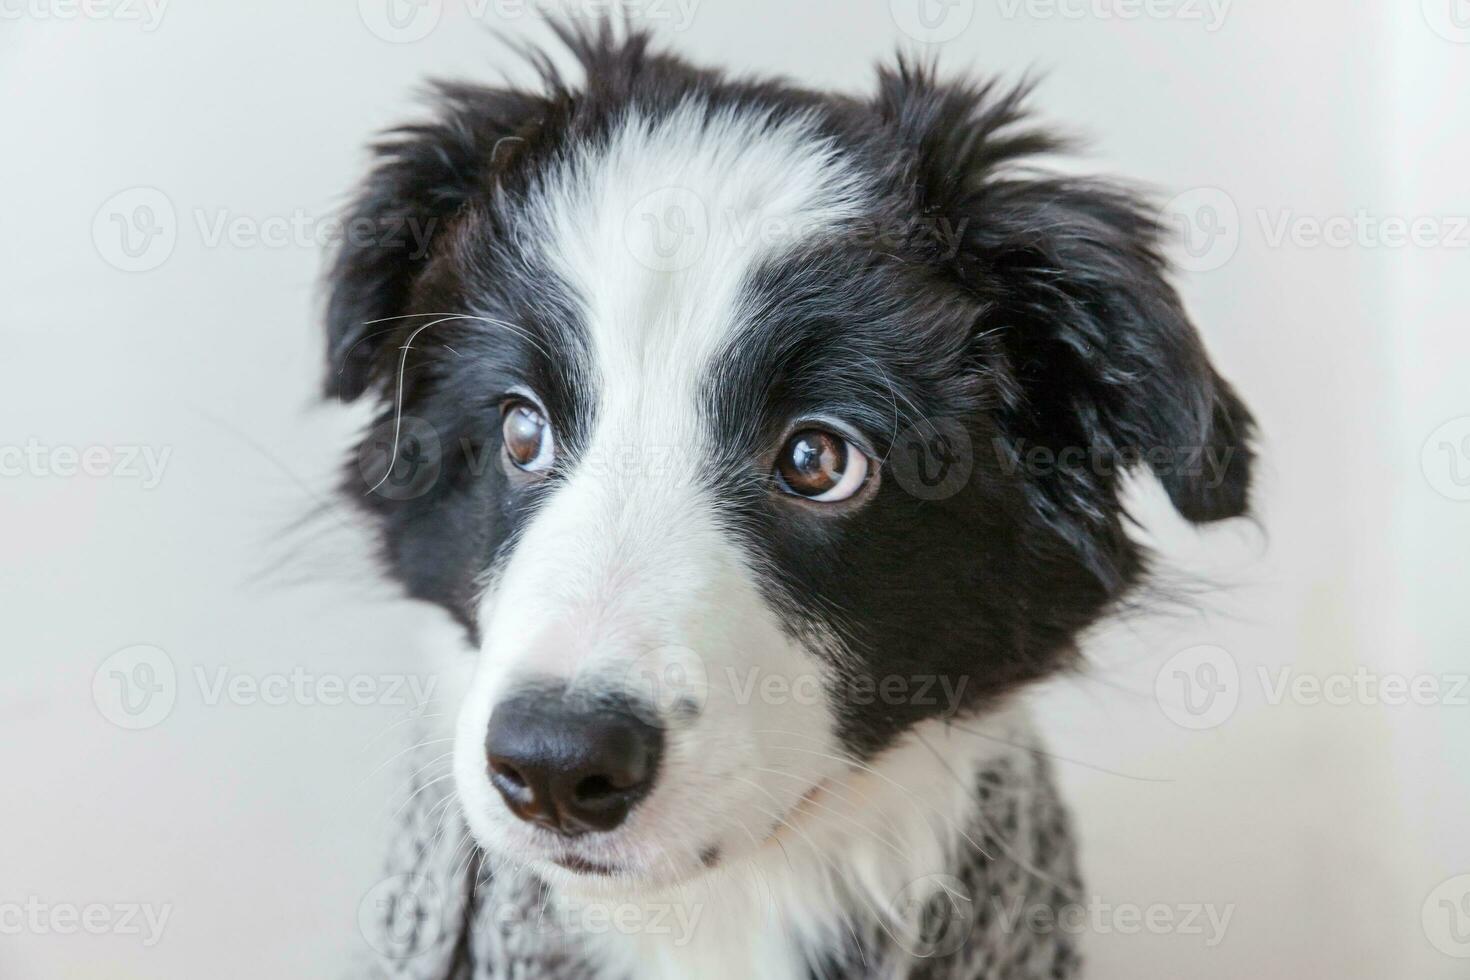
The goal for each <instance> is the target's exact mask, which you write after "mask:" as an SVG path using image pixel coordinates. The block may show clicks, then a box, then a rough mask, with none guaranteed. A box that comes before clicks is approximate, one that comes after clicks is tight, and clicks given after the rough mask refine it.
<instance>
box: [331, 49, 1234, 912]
mask: <svg viewBox="0 0 1470 980" xmlns="http://www.w3.org/2000/svg"><path fill="white" fill-rule="evenodd" d="M566 40H567V41H568V42H569V43H570V46H571V48H572V49H573V51H574V52H575V53H576V54H577V56H578V57H579V59H580V61H581V62H582V65H583V68H584V69H585V72H586V82H585V85H578V86H576V87H572V86H569V85H567V84H565V83H563V82H562V81H561V80H560V78H558V77H557V76H556V75H555V74H554V73H552V72H550V71H549V70H548V72H547V78H546V84H545V87H544V89H543V90H540V91H536V92H524V91H508V90H501V89H491V88H480V87H474V86H463V85H451V86H443V87H441V88H440V89H439V105H438V109H437V115H436V116H435V117H434V118H433V119H432V121H430V122H427V123H425V124H422V125H418V126H412V127H408V128H405V129H402V130H399V131H397V132H396V133H395V134H393V135H392V136H391V137H390V138H389V139H388V140H387V141H386V142H385V143H383V144H381V145H380V146H379V147H378V151H377V152H378V154H379V163H378V166H377V168H376V170H375V171H374V172H373V174H372V175H371V176H370V178H369V179H368V181H367V184H366V186H365V188H364V190H363V191H362V193H361V194H360V196H359V198H358V199H357V201H356V204H355V206H354V212H353V214H352V215H351V216H350V220H349V221H348V222H347V225H346V229H347V236H346V240H345V243H344V245H343V247H342V249H341V251H340V252H339V254H338V256H337V259H336V263H335V266H334V268H333V270H332V294H331V301H330V309H329V333H330V338H329V343H330V361H331V370H330V372H329V378H328V387H329V390H330V392H331V393H332V394H334V395H337V396H339V397H342V398H344V399H354V398H357V397H358V396H361V395H364V394H365V393H372V395H373V396H374V397H375V398H377V399H378V401H379V403H380V405H381V415H380V424H379V425H377V426H375V427H374V429H373V431H372V432H371V433H370V435H369V436H368V438H367V442H365V444H364V447H363V453H362V454H361V456H360V458H361V459H363V460H367V461H369V462H368V464H367V465H365V466H363V467H358V466H354V467H353V468H352V470H351V473H352V479H351V481H350V484H351V486H350V488H349V490H348V492H349V494H350V495H352V496H353V497H355V498H356V499H358V500H361V501H362V502H363V503H364V504H365V506H366V507H367V508H369V510H370V511H371V513H373V514H374V515H376V518H377V519H378V520H379V521H380V522H381V527H382V531H383V542H384V554H385V559H386V562H387V565H388V567H389V568H390V570H391V572H392V573H393V574H394V575H395V576H396V577H397V578H398V579H400V580H401V581H402V582H403V583H404V585H405V587H406V588H407V590H408V591H409V592H410V593H411V594H412V595H414V596H417V597H420V598H423V599H427V600H430V601H433V602H436V603H439V604H440V605H442V606H443V607H445V608H446V609H447V610H448V611H449V612H450V613H451V614H452V615H453V616H455V617H456V618H457V619H458V621H459V622H460V623H461V624H463V626H464V629H465V632H466V635H467V637H468V638H469V640H470V645H471V647H472V648H473V651H474V653H473V656H474V657H475V658H476V661H477V666H476V669H475V675H474V680H473V682H472V683H470V684H468V686H467V689H466V690H465V691H463V692H462V698H461V702H460V703H459V704H458V705H457V722H456V730H455V740H456V741H455V782H456V787H457V791H458V794H459V797H460V802H461V804H462V805H463V808H464V812H465V814H466V818H467V820H468V821H469V824H470V826H471V828H472V829H473V831H474V832H475V834H476V836H477V838H478V839H479V841H480V842H481V843H482V844H483V845H484V846H486V847H487V848H489V849H491V850H492V851H493V852H496V853H501V854H506V855H509V856H511V857H512V858H514V859H515V860H517V861H522V862H530V863H532V864H533V865H535V866H537V867H538V868H540V869H542V870H543V871H545V872H546V873H548V874H551V875H561V876H563V877H564V878H567V879H570V878H572V877H574V876H580V877H581V878H583V879H588V878H598V877H603V876H609V875H612V876H618V877H619V878H620V879H622V880H626V881H634V882H649V883H651V882H657V881H668V880H679V879H683V878H686V877H688V876H691V875H694V874H697V873H698V872H699V871H700V869H701V868H702V867H704V866H706V865H708V864H711V863H714V862H717V861H728V860H733V859H736V858H738V856H739V855H740V854H741V853H744V852H748V851H749V850H751V849H753V848H758V847H760V846H762V842H763V841H765V840H766V839H767V838H768V837H769V836H770V835H771V834H772V833H773V831H774V830H775V829H776V828H777V827H779V826H780V825H781V824H782V822H783V821H784V820H785V819H786V818H787V817H788V816H790V814H791V812H792V811H793V809H794V808H797V807H798V806H799V805H800V804H801V802H802V801H803V799H809V798H811V797H812V796H813V794H815V793H817V792H819V791H820V789H821V787H822V786H823V784H824V783H825V782H827V781H829V780H833V779H837V778H840V777H841V776H842V774H843V773H844V772H846V771H847V769H848V767H849V766H852V765H855V764H861V763H862V762H863V760H866V759H868V758H870V757H872V756H873V755H874V754H876V753H878V752H880V751H882V750H883V749H884V748H885V747H886V746H888V745H890V744H892V743H893V742H894V741H895V740H896V739H898V738H899V737H901V736H902V735H903V733H904V732H906V731H908V730H909V729H911V728H913V727H914V726H915V725H917V724H919V723H920V722H922V721H924V720H926V719H929V718H932V717H935V716H948V715H953V714H956V713H960V714H965V713H973V712H976V711H979V710H983V709H984V708H985V707H986V706H987V705H990V704H993V703H994V702H995V701H996V700H997V699H999V698H1001V697H1002V696H1004V695H1005V694H1006V693H1008V692H1010V691H1013V690H1014V689H1016V688H1017V687H1018V686H1019V685H1022V684H1024V683H1026V682H1028V681H1031V680H1034V679H1036V678H1039V677H1041V676H1044V675H1046V674H1047V673H1049V672H1051V671H1053V670H1056V669H1057V668H1058V667H1060V666H1062V665H1064V664H1065V663H1066V661H1067V658H1068V656H1069V653H1070V651H1071V650H1072V649H1073V640H1074V637H1075V636H1076V634H1077V633H1078V631H1080V630H1082V629H1083V628H1085V627H1086V626H1088V625H1089V624H1090V623H1092V622H1093V621H1094V620H1096V619H1097V618H1098V617H1099V616H1100V615H1102V614H1103V613H1104V612H1105V611H1106V610H1107V609H1108V607H1109V606H1110V604H1112V603H1114V602H1115V601H1116V600H1118V599H1119V597H1121V596H1122V595H1124V594H1125V592H1126V591H1127V590H1128V589H1129V587H1130V586H1131V585H1132V584H1133V583H1134V582H1135V581H1136V580H1137V578H1138V576H1139V575H1140V573H1141V570H1142V568H1141V566H1142V556H1141V553H1140V550H1139V548H1138V547H1137V546H1136V545H1135V544H1134V543H1133V542H1131V541H1130V539H1129V538H1128V536H1127V535H1126V534H1125V533H1124V515H1123V513H1122V509H1121V506H1120V503H1119V497H1118V494H1119V481H1120V477H1121V476H1122V474H1123V473H1124V472H1125V471H1126V470H1128V469H1129V468H1130V467H1134V466H1147V467H1151V468H1152V469H1153V470H1154V472H1155V473H1156V474H1157V475H1158V477H1159V478H1160V480H1161V481H1162V483H1163V485H1164V487H1165V488H1166V490H1167V491H1168V494H1169V496H1170V498H1171V499H1172V500H1173V502H1174V504H1175V505H1176V507H1177V508H1178V510H1179V511H1180V512H1181V513H1182V514H1183V515H1184V516H1185V517H1187V518H1189V519H1190V520H1193V521H1201V522H1202V521H1212V520H1217V519H1221V518H1227V517H1232V516H1235V515H1238V514H1240V513H1242V512H1243V511H1244V509H1245V507H1246V502H1247V501H1246V497H1247V483H1248V477H1249V465H1250V455H1251V454H1250V450H1249V448H1248V446H1247V444H1246V443H1247V437H1248V435H1249V432H1250V428H1251V423H1250V419H1249V415H1248V414H1247V412H1246V410H1245V409H1244V408H1243V406H1242V405H1241V403H1240V402H1239V401H1238V400H1237V398H1236V396H1235V395H1234V393H1233V392H1232V391H1231V389H1230V387H1229V386H1228V385H1227V384H1226V383H1225V382H1224V381H1222V380H1221V379H1220V377H1219V376H1218V375H1217V374H1216V373H1215V372H1214V370H1213V369H1212V368H1211V366H1210V364H1209V362H1208V361H1207V359H1206V357H1205V353H1204V351H1203V348H1202V347H1201V344H1200V341H1199V339H1198V337H1197V336H1196V333H1195V331H1194V329H1193V328H1192V327H1191V325H1190V324H1189V322H1188V321H1187V320H1186V318H1185V315H1184V313H1183V311H1182V309H1181V307H1180V303H1179V300H1178V298H1177V297H1176V295H1175V293H1174V292H1173V290H1172V289H1171V288H1170V287H1169V286H1168V285H1167V284H1166V282H1165V279H1164V269H1163V264H1162V261H1161V259H1160V256H1159V254H1158V252H1157V250H1156V244H1155V240H1156V232H1157V229H1156V227H1155V225H1154V223H1153V221H1152V219H1151V218H1150V216H1149V213H1148V211H1147V210H1146V209H1145V208H1144V207H1143V206H1142V205H1140V204H1139V203H1137V202H1136V201H1135V200H1134V199H1132V198H1131V197H1130V196H1128V195H1127V194H1126V193H1124V192H1122V191H1119V190H1117V189H1115V188H1113V187H1112V186H1110V185H1106V184H1102V183H1097V182H1089V181H1081V180H1075V179H1064V178H1058V177H1050V176H1045V175H1042V174H1039V173H1037V172H1035V171H1028V170H1024V169H1022V168H1021V167H1020V166H1018V165H1019V164H1023V163H1024V162H1025V160H1026V158H1027V157H1029V156H1032V155H1034V154H1037V153H1042V152H1046V151H1050V150H1052V149H1055V144H1054V142H1053V141H1052V140H1051V139H1050V138H1049V137H1048V136H1047V135H1045V134H1044V133H1042V132H1040V131H1037V130H1035V129H1032V128H1029V127H1028V126H1027V125H1026V124H1025V121H1024V119H1023V117H1022V112H1021V109H1020V101H1021V95H1020V93H1018V92H1014V91H1001V90H997V89H995V88H993V87H992V86H989V85H972V84H939V83H937V82H936V81H934V80H933V78H932V77H931V76H930V75H929V74H928V73H927V72H925V71H922V70H915V69H913V68H910V67H904V66H901V67H899V68H898V69H896V70H893V71H888V72H884V73H882V75H881V78H880V85H879V90H878V94H877V95H876V96H875V97H873V98H871V99H866V100H859V99H848V98H834V97H826V96H820V95H815V94H812V93H808V92H804V91H800V90H797V89H793V88H789V87H786V86H784V85H778V84H769V83H759V84H756V83H748V82H734V81H728V80H725V79H723V78H722V77H720V76H718V75H715V74H713V73H709V72H705V71H700V70H696V69H694V68H691V67H689V66H687V65H685V64H684V63H682V62H680V61H678V60H675V59H672V58H669V57H665V56H660V55H654V54H651V53H649V52H648V51H647V41H646V39H645V38H643V37H640V36H634V37H632V38H630V39H627V40H623V41H615V40H614V39H612V38H611V37H610V36H608V35H607V34H606V33H602V34H599V35H597V36H570V35H569V36H568V37H567V38H566Z"/></svg>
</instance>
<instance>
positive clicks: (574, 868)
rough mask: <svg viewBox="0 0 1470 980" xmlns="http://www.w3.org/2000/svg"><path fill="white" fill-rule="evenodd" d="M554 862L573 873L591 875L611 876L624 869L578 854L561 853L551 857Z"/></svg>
mask: <svg viewBox="0 0 1470 980" xmlns="http://www.w3.org/2000/svg"><path fill="white" fill-rule="evenodd" d="M551 861H552V863H553V864H555V865H557V866H559V867H562V868H565V869H566V870H568V871H570V872H572V873H573V874H579V875H588V876H590V877H598V878H611V877H613V876H614V875H617V874H620V873H621V871H622V869H621V868H617V867H615V866H613V865H611V864H602V863H600V862H597V861H589V860H588V859H587V858H584V857H582V856H580V855H577V854H559V855H557V856H556V857H553V858H552V859H551Z"/></svg>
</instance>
